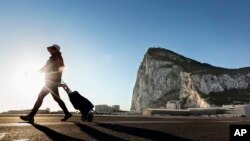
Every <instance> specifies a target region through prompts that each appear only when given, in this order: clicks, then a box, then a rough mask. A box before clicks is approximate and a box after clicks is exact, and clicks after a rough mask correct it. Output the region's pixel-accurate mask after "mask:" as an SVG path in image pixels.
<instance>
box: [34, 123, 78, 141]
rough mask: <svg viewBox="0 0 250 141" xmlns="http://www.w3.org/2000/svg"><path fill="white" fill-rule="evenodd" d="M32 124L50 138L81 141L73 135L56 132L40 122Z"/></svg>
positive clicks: (60, 140)
mask: <svg viewBox="0 0 250 141" xmlns="http://www.w3.org/2000/svg"><path fill="white" fill-rule="evenodd" d="M32 126H34V127H35V128H36V129H38V130H40V131H42V132H43V133H45V134H46V135H47V136H48V137H49V138H50V139H51V140H53V141H83V140H80V139H77V138H74V137H70V136H67V135H64V134H61V133H58V132H56V131H54V130H52V129H50V128H48V127H46V126H42V125H40V124H36V123H34V124H32Z"/></svg>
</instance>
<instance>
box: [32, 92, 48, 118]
mask: <svg viewBox="0 0 250 141" xmlns="http://www.w3.org/2000/svg"><path fill="white" fill-rule="evenodd" d="M48 93H49V91H48V89H46V87H43V89H42V90H41V92H40V93H39V95H38V98H37V100H36V103H35V105H34V107H33V109H32V110H31V112H30V114H29V116H31V117H34V116H35V115H36V113H37V111H38V109H39V108H40V107H41V105H42V103H43V99H44V97H45V96H46V95H47V94H48Z"/></svg>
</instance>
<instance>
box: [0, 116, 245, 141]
mask: <svg viewBox="0 0 250 141" xmlns="http://www.w3.org/2000/svg"><path fill="white" fill-rule="evenodd" d="M18 116H19V115H0V141H62V140H63V141H80V140H81V141H85V140H86V141H93V140H101V141H116V140H118V141H150V140H158V141H167V140H200V141H218V140H220V141H227V140H229V125H231V124H248V125H250V118H222V117H171V116H169V117H142V116H96V117H95V120H94V121H93V122H83V121H81V120H80V117H79V116H76V115H75V116H74V117H72V118H70V119H69V121H67V122H61V121H60V119H61V118H62V116H63V115H38V116H36V118H35V124H29V123H26V122H23V121H21V120H20V119H19V117H18Z"/></svg>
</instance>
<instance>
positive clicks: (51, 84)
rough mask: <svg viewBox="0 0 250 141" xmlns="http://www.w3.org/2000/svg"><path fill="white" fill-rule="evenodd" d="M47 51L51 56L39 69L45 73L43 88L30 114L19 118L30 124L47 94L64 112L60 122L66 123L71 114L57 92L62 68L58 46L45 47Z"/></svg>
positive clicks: (62, 63)
mask: <svg viewBox="0 0 250 141" xmlns="http://www.w3.org/2000/svg"><path fill="white" fill-rule="evenodd" d="M47 50H48V52H49V53H50V54H51V56H50V58H49V60H48V61H47V63H46V65H45V66H44V67H43V68H41V69H40V71H41V72H45V86H44V87H43V89H42V90H41V92H40V94H39V96H38V99H37V101H36V103H35V105H34V107H33V109H32V110H31V112H30V113H29V114H28V115H26V116H20V118H21V119H22V120H24V121H28V122H31V123H33V122H34V116H35V115H36V113H37V111H38V109H39V108H40V106H41V105H42V102H43V99H44V97H45V96H46V95H47V94H48V93H51V94H52V97H53V98H54V100H55V101H56V102H57V103H58V104H59V106H60V107H61V108H62V110H63V111H64V114H65V116H64V118H63V119H62V121H66V120H67V119H68V118H70V117H71V116H72V114H71V113H69V111H68V109H67V107H66V106H65V104H64V102H63V101H62V100H61V98H60V96H59V92H58V87H59V86H60V85H61V77H62V72H63V68H64V62H63V58H62V55H61V52H60V46H58V45H55V44H54V45H52V46H50V47H47Z"/></svg>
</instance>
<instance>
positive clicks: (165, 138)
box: [98, 123, 191, 141]
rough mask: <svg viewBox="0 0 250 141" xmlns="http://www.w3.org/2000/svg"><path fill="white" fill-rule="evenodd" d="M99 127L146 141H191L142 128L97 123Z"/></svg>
mask: <svg viewBox="0 0 250 141" xmlns="http://www.w3.org/2000/svg"><path fill="white" fill-rule="evenodd" d="M98 125H99V126H101V127H103V128H106V129H110V130H114V131H117V132H122V133H127V134H130V135H133V136H138V137H142V138H146V139H151V140H154V141H172V140H173V141H191V140H189V139H185V138H181V137H177V136H174V135H170V134H167V133H163V132H160V131H156V130H149V129H143V128H137V127H128V126H123V125H116V124H106V123H99V124H98Z"/></svg>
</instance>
